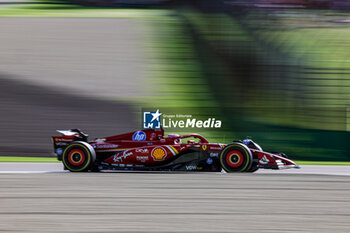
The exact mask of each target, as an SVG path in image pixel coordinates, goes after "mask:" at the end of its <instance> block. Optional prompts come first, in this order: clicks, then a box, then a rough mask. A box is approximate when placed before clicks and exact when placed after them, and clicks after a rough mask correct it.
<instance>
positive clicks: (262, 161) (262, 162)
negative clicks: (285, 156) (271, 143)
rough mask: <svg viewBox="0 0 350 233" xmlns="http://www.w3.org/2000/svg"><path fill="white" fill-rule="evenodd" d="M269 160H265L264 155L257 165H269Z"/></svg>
mask: <svg viewBox="0 0 350 233" xmlns="http://www.w3.org/2000/svg"><path fill="white" fill-rule="evenodd" d="M269 162H270V160H269V159H268V158H266V155H264V157H262V158H261V159H260V160H259V163H261V164H267V163H269Z"/></svg>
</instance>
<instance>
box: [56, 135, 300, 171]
mask: <svg viewBox="0 0 350 233" xmlns="http://www.w3.org/2000/svg"><path fill="white" fill-rule="evenodd" d="M57 131H58V132H59V133H61V134H63V135H62V136H54V137H52V138H53V143H54V148H55V152H56V154H57V158H58V160H61V161H62V162H63V164H64V167H65V169H68V170H70V171H72V172H83V171H100V170H148V171H221V170H222V169H223V170H225V171H226V172H254V171H256V170H258V169H259V168H266V169H282V168H297V167H298V166H297V165H296V164H295V163H294V162H293V161H291V160H289V159H287V157H286V155H284V154H283V153H268V152H264V151H263V150H262V149H261V147H260V146H259V145H258V144H256V143H255V142H253V141H252V140H250V139H245V140H243V141H235V142H233V143H230V144H220V143H210V142H208V141H207V140H206V139H205V138H204V137H203V136H201V135H199V134H188V135H182V136H180V135H177V134H170V135H168V137H164V131H163V129H146V130H141V131H135V132H131V133H126V134H121V135H116V136H111V137H106V138H97V139H95V140H94V141H88V135H86V134H84V133H83V132H81V131H80V130H78V129H72V130H66V131H65V130H57ZM185 140H186V142H184V141H185Z"/></svg>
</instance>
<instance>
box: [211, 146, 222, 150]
mask: <svg viewBox="0 0 350 233" xmlns="http://www.w3.org/2000/svg"><path fill="white" fill-rule="evenodd" d="M221 149H222V147H216V146H211V147H210V150H221Z"/></svg>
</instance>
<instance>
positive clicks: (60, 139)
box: [55, 138, 73, 142]
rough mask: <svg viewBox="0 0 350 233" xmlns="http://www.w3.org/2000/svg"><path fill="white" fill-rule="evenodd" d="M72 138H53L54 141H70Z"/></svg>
mask: <svg viewBox="0 0 350 233" xmlns="http://www.w3.org/2000/svg"><path fill="white" fill-rule="evenodd" d="M72 141H73V138H55V142H72Z"/></svg>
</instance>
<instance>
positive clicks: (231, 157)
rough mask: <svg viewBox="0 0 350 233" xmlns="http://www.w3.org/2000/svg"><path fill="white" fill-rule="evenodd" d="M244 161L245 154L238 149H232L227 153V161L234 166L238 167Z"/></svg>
mask: <svg viewBox="0 0 350 233" xmlns="http://www.w3.org/2000/svg"><path fill="white" fill-rule="evenodd" d="M243 162H244V156H243V154H242V153H241V152H240V151H238V150H232V151H230V152H228V153H227V155H226V163H227V165H228V166H230V167H232V168H237V167H239V166H241V165H242V163H243Z"/></svg>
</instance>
